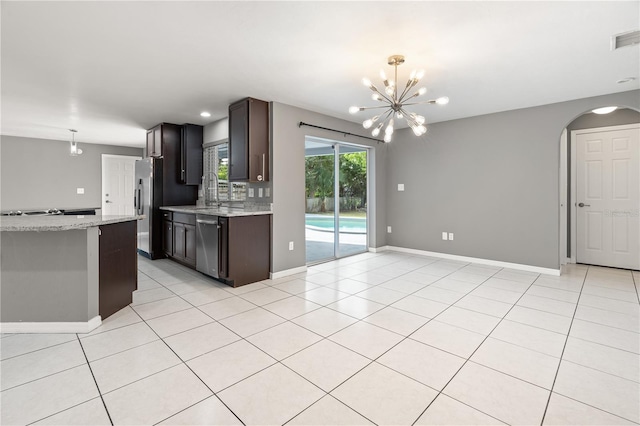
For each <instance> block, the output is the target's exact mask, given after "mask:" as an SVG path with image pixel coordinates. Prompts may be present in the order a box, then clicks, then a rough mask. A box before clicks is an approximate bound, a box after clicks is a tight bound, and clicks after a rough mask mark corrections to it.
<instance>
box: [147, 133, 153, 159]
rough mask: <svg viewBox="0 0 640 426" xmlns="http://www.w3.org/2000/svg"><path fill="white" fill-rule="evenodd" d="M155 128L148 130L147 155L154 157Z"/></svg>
mask: <svg viewBox="0 0 640 426" xmlns="http://www.w3.org/2000/svg"><path fill="white" fill-rule="evenodd" d="M153 149H154V144H153V130H147V157H153V156H154V155H153Z"/></svg>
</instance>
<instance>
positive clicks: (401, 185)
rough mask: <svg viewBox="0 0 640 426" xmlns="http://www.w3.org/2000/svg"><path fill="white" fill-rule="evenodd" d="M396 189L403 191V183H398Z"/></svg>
mask: <svg viewBox="0 0 640 426" xmlns="http://www.w3.org/2000/svg"><path fill="white" fill-rule="evenodd" d="M398 191H404V183H399V184H398Z"/></svg>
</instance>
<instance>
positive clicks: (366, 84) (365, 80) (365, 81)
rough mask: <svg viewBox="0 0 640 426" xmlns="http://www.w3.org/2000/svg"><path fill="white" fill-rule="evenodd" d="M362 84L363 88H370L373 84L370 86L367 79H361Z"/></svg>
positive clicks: (369, 81)
mask: <svg viewBox="0 0 640 426" xmlns="http://www.w3.org/2000/svg"><path fill="white" fill-rule="evenodd" d="M362 84H364V85H365V86H367V87H369V88H371V87H372V86H373V84H371V80H369V79H368V78H366V77H365V78H363V79H362Z"/></svg>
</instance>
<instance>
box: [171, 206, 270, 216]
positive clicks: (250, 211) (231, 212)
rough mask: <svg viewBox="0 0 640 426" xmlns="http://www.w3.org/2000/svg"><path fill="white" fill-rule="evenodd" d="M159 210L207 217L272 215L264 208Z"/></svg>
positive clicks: (193, 207)
mask: <svg viewBox="0 0 640 426" xmlns="http://www.w3.org/2000/svg"><path fill="white" fill-rule="evenodd" d="M160 210H168V211H172V212H177V213H187V214H205V215H209V216H222V217H234V216H259V215H264V214H273V211H271V210H268V209H265V208H264V207H248V206H245V207H226V206H223V207H210V206H207V207H204V206H164V207H160Z"/></svg>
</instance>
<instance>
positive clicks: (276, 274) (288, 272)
mask: <svg viewBox="0 0 640 426" xmlns="http://www.w3.org/2000/svg"><path fill="white" fill-rule="evenodd" d="M301 272H307V265H305V266H298V267H297V268H291V269H285V270H284V271H278V272H271V273H270V274H269V275H270V276H271V279H272V280H275V279H278V278H282V277H288V276H289V275H295V274H299V273H301Z"/></svg>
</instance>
